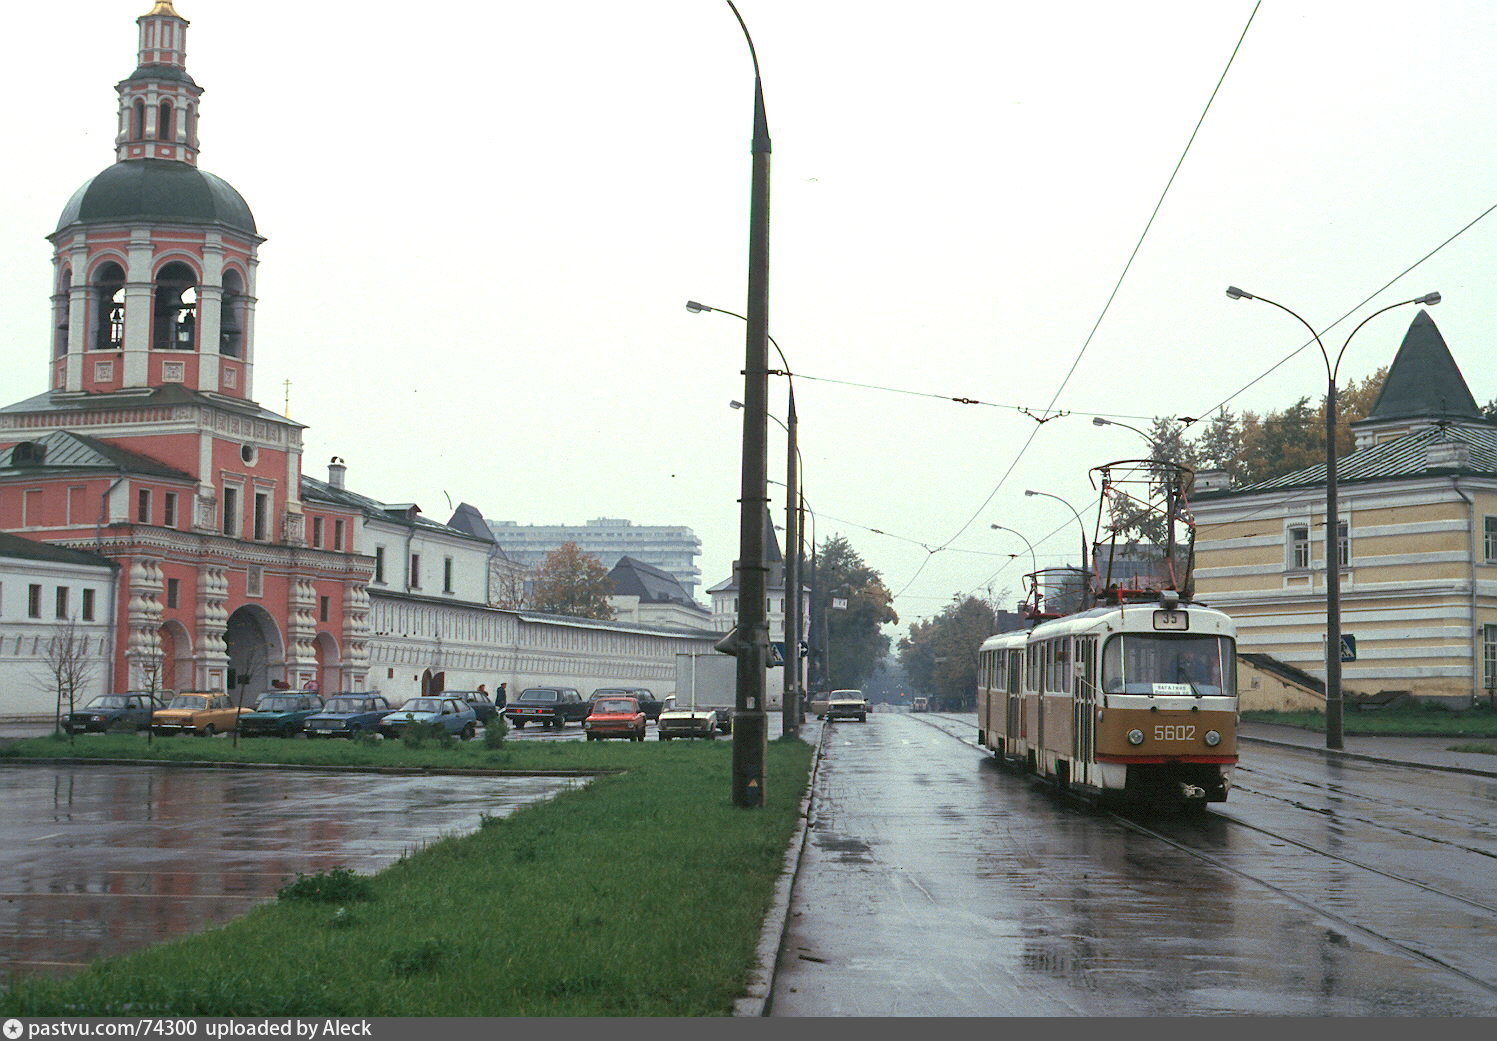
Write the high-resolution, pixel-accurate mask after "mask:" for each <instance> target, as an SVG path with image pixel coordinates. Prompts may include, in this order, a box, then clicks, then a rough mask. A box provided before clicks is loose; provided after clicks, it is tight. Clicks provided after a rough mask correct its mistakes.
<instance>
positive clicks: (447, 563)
mask: <svg viewBox="0 0 1497 1041" xmlns="http://www.w3.org/2000/svg"><path fill="white" fill-rule="evenodd" d="M442 592H444V593H450V592H452V558H451V557H446V558H444V559H443V560H442Z"/></svg>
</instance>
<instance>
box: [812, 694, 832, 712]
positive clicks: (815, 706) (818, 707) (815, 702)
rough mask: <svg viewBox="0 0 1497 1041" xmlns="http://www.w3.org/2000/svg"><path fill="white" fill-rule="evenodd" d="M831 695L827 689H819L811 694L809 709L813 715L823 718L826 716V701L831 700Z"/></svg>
mask: <svg viewBox="0 0 1497 1041" xmlns="http://www.w3.org/2000/svg"><path fill="white" fill-rule="evenodd" d="M831 697H832V695H831V693H830V692H828V691H825V690H818V691H815V692H813V693H812V694H811V700H810V705H809V711H810V713H811V715H813V716H815V717H816V718H817V719H821V718H822V717H824V716H825V715H826V703H827V702H828V701H830V700H831Z"/></svg>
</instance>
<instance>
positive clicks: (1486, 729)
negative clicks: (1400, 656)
mask: <svg viewBox="0 0 1497 1041" xmlns="http://www.w3.org/2000/svg"><path fill="white" fill-rule="evenodd" d="M1242 718H1243V719H1246V720H1252V721H1254V722H1257V723H1282V724H1284V725H1286V726H1295V727H1304V728H1306V729H1309V730H1320V731H1323V730H1325V714H1324V713H1323V712H1244V713H1243V714H1242ZM1341 722H1342V730H1343V731H1344V732H1345V733H1348V734H1389V735H1402V736H1404V737H1419V736H1425V737H1497V713H1494V712H1493V711H1492V710H1491V709H1490V708H1489V707H1487V706H1485V705H1482V706H1479V707H1477V708H1472V709H1466V710H1464V711H1461V712H1451V711H1449V710H1447V709H1443V708H1436V707H1428V708H1426V707H1411V708H1403V707H1401V708H1382V709H1373V710H1371V711H1365V712H1363V711H1358V710H1357V709H1355V708H1353V707H1352V706H1351V705H1347V706H1346V710H1345V711H1344V712H1343V713H1342V719H1341Z"/></svg>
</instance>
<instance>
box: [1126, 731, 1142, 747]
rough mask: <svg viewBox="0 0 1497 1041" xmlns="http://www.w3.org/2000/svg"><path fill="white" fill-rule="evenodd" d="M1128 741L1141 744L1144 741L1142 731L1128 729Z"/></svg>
mask: <svg viewBox="0 0 1497 1041" xmlns="http://www.w3.org/2000/svg"><path fill="white" fill-rule="evenodd" d="M1128 743H1129V744H1130V745H1141V744H1143V743H1144V732H1143V731H1142V730H1130V731H1128Z"/></svg>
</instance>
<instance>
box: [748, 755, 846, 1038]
mask: <svg viewBox="0 0 1497 1041" xmlns="http://www.w3.org/2000/svg"><path fill="white" fill-rule="evenodd" d="M825 741H826V727H824V726H823V727H822V728H821V732H820V734H819V735H818V736H817V739H816V757H815V758H814V759H813V760H812V761H811V776H810V777H809V778H808V779H807V782H806V791H805V794H804V795H802V796H801V802H800V819H799V823H798V824H797V825H796V829H795V834H794V835H792V836H791V837H790V845H789V847H788V848H787V849H786V850H785V861H784V868H783V869H782V870H781V871H780V878H779V881H777V882H776V883H775V888H774V901H773V902H772V903H771V904H770V907H769V911H768V913H767V914H765V916H764V925H763V927H762V928H761V929H760V931H759V945H758V946H757V947H756V948H755V949H754V968H753V970H752V971H751V972H750V973H749V979H748V986H747V987H746V988H745V989H744V994H743V996H742V997H740V998H737V999H736V1000H735V1001H734V1002H733V1015H734V1017H735V1018H736V1017H760V1016H766V1015H768V1014H769V998H770V994H771V992H772V991H773V990H774V974H775V968H776V966H777V965H778V963H779V959H780V947H781V946H782V945H783V944H784V941H785V931H786V929H788V928H789V926H790V897H791V894H792V893H793V891H794V890H795V881H796V879H797V878H798V877H799V876H800V861H801V854H802V853H804V852H805V849H806V837H807V835H809V834H810V830H811V800H812V797H813V795H814V794H815V792H816V775H817V773H818V772H819V771H820V770H821V750H822V745H823V744H824V743H825Z"/></svg>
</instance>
